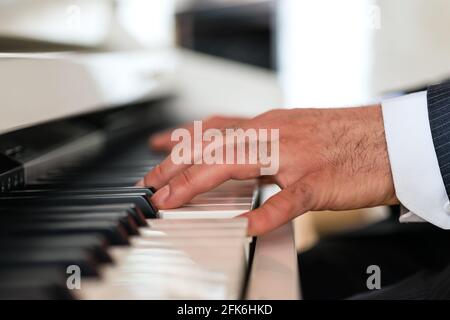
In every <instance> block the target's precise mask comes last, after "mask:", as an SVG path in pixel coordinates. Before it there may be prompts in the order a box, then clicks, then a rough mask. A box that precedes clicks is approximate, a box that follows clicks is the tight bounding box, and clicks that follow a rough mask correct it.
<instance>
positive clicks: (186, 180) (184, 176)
mask: <svg viewBox="0 0 450 320" xmlns="http://www.w3.org/2000/svg"><path fill="white" fill-rule="evenodd" d="M180 179H181V183H182V185H184V186H186V187H189V186H192V185H193V184H194V178H193V176H192V173H191V172H190V171H189V170H184V171H182V172H181V173H180Z"/></svg>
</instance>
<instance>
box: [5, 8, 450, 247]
mask: <svg viewBox="0 0 450 320" xmlns="http://www.w3.org/2000/svg"><path fill="white" fill-rule="evenodd" d="M448 30H450V2H449V1H448V0H396V1H392V0H345V1H333V0H278V1H276V0H273V1H261V0H39V1H37V0H0V52H2V53H3V54H9V55H10V56H11V55H12V54H18V53H21V54H23V53H35V52H76V53H82V54H89V53H94V54H95V53H99V52H123V51H130V52H135V51H139V52H142V51H145V52H149V53H151V54H153V55H152V57H153V56H156V55H158V59H156V60H153V65H154V67H155V68H156V70H157V71H158V72H159V73H160V74H162V73H164V74H165V73H170V74H171V76H170V85H171V88H172V89H171V90H172V92H173V94H174V96H175V99H174V100H173V102H172V103H171V105H170V106H169V107H168V108H171V109H173V110H172V112H174V114H176V115H177V117H179V119H180V120H186V119H195V118H202V117H205V116H207V115H209V114H211V113H214V114H218V113H222V114H233V115H241V116H252V115H256V114H258V113H261V112H264V111H266V110H268V109H270V108H274V107H277V108H279V107H339V106H357V105H361V104H368V103H372V102H376V101H379V100H380V99H382V97H387V96H392V95H395V94H398V93H401V92H404V91H407V90H409V89H414V88H416V87H420V86H423V85H426V84H429V83H433V82H438V81H441V80H443V79H445V78H446V77H449V76H450V42H449V41H448V35H449V34H448ZM5 56H6V57H8V55H5ZM127 59H128V60H130V59H131V60H132V59H137V58H136V56H135V58H131V57H129V58H127ZM140 59H142V57H141V58H140ZM149 59H154V58H150V56H149ZM136 61H137V60H136ZM0 66H1V65H0ZM0 69H1V67H0ZM3 70H4V69H3ZM0 73H2V70H0ZM4 74H5V73H4ZM121 76H124V75H121ZM141 76H142V75H141ZM113 77H114V75H113ZM2 81H3V82H2ZM9 81H10V77H6V76H3V78H1V79H0V84H2V86H6V85H7V83H9ZM119 86H120V85H119ZM75 87H76V85H75ZM25 89H26V88H25ZM53 89H54V90H59V89H57V88H56V89H55V88H53ZM77 90H81V89H80V88H78V89H77ZM105 90H106V91H108V90H111V91H112V90H113V88H112V87H106V89H105ZM0 91H1V89H0ZM7 105H8V104H6V106H7ZM43 105H44V104H43ZM88 107H89V108H90V107H91V105H89V106H88ZM92 107H99V106H98V105H95V106H94V105H92ZM2 108H3V110H2V111H3V112H13V110H8V107H5V104H3V106H2ZM43 108H44V107H43ZM71 108H72V107H71ZM71 108H68V109H67V110H66V109H63V108H59V109H58V110H51V111H49V112H50V113H52V112H54V114H55V117H63V116H67V115H69V114H71V113H73V112H74V110H72V109H73V108H77V107H76V104H74V107H73V108H72V109H71ZM69 109H71V110H69ZM75 111H76V110H75ZM16 112H17V114H18V117H23V114H24V112H23V110H16ZM35 112H36V116H35V117H34V118H33V116H32V115H30V118H29V119H28V120H27V121H24V123H23V124H25V123H32V122H33V121H40V120H42V119H40V118H39V116H40V114H42V109H39V108H36V109H35ZM27 113H30V112H27ZM31 113H32V112H31ZM23 124H22V125H23ZM5 126H7V125H5ZM387 214H388V210H387V209H386V208H375V209H369V210H359V211H355V212H347V213H342V214H340V215H339V217H338V218H337V215H336V214H335V213H329V212H324V213H320V214H315V215H311V214H307V215H304V216H303V217H301V218H299V219H297V220H298V221H296V231H297V242H298V248H299V249H300V250H304V249H305V248H307V247H308V246H311V245H312V244H313V243H314V242H315V241H317V239H318V238H320V237H321V236H323V235H327V234H330V233H332V232H339V231H342V230H346V229H349V228H355V227H357V226H360V225H363V224H366V223H371V222H373V221H376V220H377V219H381V218H382V217H385V216H386V215H387Z"/></svg>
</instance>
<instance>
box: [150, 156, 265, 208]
mask: <svg viewBox="0 0 450 320" xmlns="http://www.w3.org/2000/svg"><path fill="white" fill-rule="evenodd" d="M258 175H259V168H258V166H257V165H227V164H221V165H208V164H198V165H193V166H191V167H189V168H188V169H187V170H184V171H182V172H180V173H179V174H178V175H176V176H175V177H174V178H172V179H171V180H170V181H169V183H168V184H167V185H165V186H164V187H163V188H162V189H160V190H158V192H156V194H155V195H154V196H153V197H152V198H151V200H152V203H153V204H154V205H155V206H156V207H158V208H159V209H171V208H177V207H179V206H181V205H183V204H185V203H187V202H189V201H190V200H192V199H193V198H194V197H195V196H196V195H198V194H200V193H203V192H206V191H209V190H211V189H213V188H215V187H217V186H218V185H220V184H221V183H223V182H225V181H227V180H230V179H244V178H245V179H250V178H255V177H257V176H258Z"/></svg>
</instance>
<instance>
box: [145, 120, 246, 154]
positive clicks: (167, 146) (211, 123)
mask: <svg viewBox="0 0 450 320" xmlns="http://www.w3.org/2000/svg"><path fill="white" fill-rule="evenodd" d="M243 120H245V118H238V117H222V116H215V117H211V118H208V119H207V120H205V121H203V124H202V130H203V131H205V130H207V129H210V128H217V129H220V128H222V127H224V126H227V125H230V124H234V123H238V122H241V121H243ZM181 128H184V129H186V130H188V131H189V132H190V133H191V135H192V133H193V131H194V126H193V124H192V123H189V124H185V125H183V126H182V127H181ZM172 131H173V129H170V130H165V131H163V132H160V133H156V134H154V135H152V136H151V137H150V139H149V144H150V147H151V148H153V149H155V150H160V151H170V150H171V149H172V148H173V146H174V145H175V144H176V143H177V141H172V140H171V135H172Z"/></svg>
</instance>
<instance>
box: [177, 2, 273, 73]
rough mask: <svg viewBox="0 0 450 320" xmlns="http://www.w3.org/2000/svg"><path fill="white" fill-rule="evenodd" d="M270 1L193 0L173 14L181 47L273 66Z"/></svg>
mask: <svg viewBox="0 0 450 320" xmlns="http://www.w3.org/2000/svg"><path fill="white" fill-rule="evenodd" d="M274 6H275V5H274V2H273V1H227V2H224V1H204V0H203V1H202V0H197V1H194V2H193V3H192V4H191V5H190V6H189V7H187V8H184V9H183V10H182V11H179V12H178V13H177V15H176V38H177V44H178V45H179V46H181V47H184V48H188V49H191V50H194V51H198V52H202V53H206V54H211V55H214V56H219V57H222V58H226V59H231V60H235V61H239V62H243V63H248V64H252V65H256V66H260V67H263V68H268V69H275V50H274V40H275V32H274V31H275V30H274V16H275V14H274Z"/></svg>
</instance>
